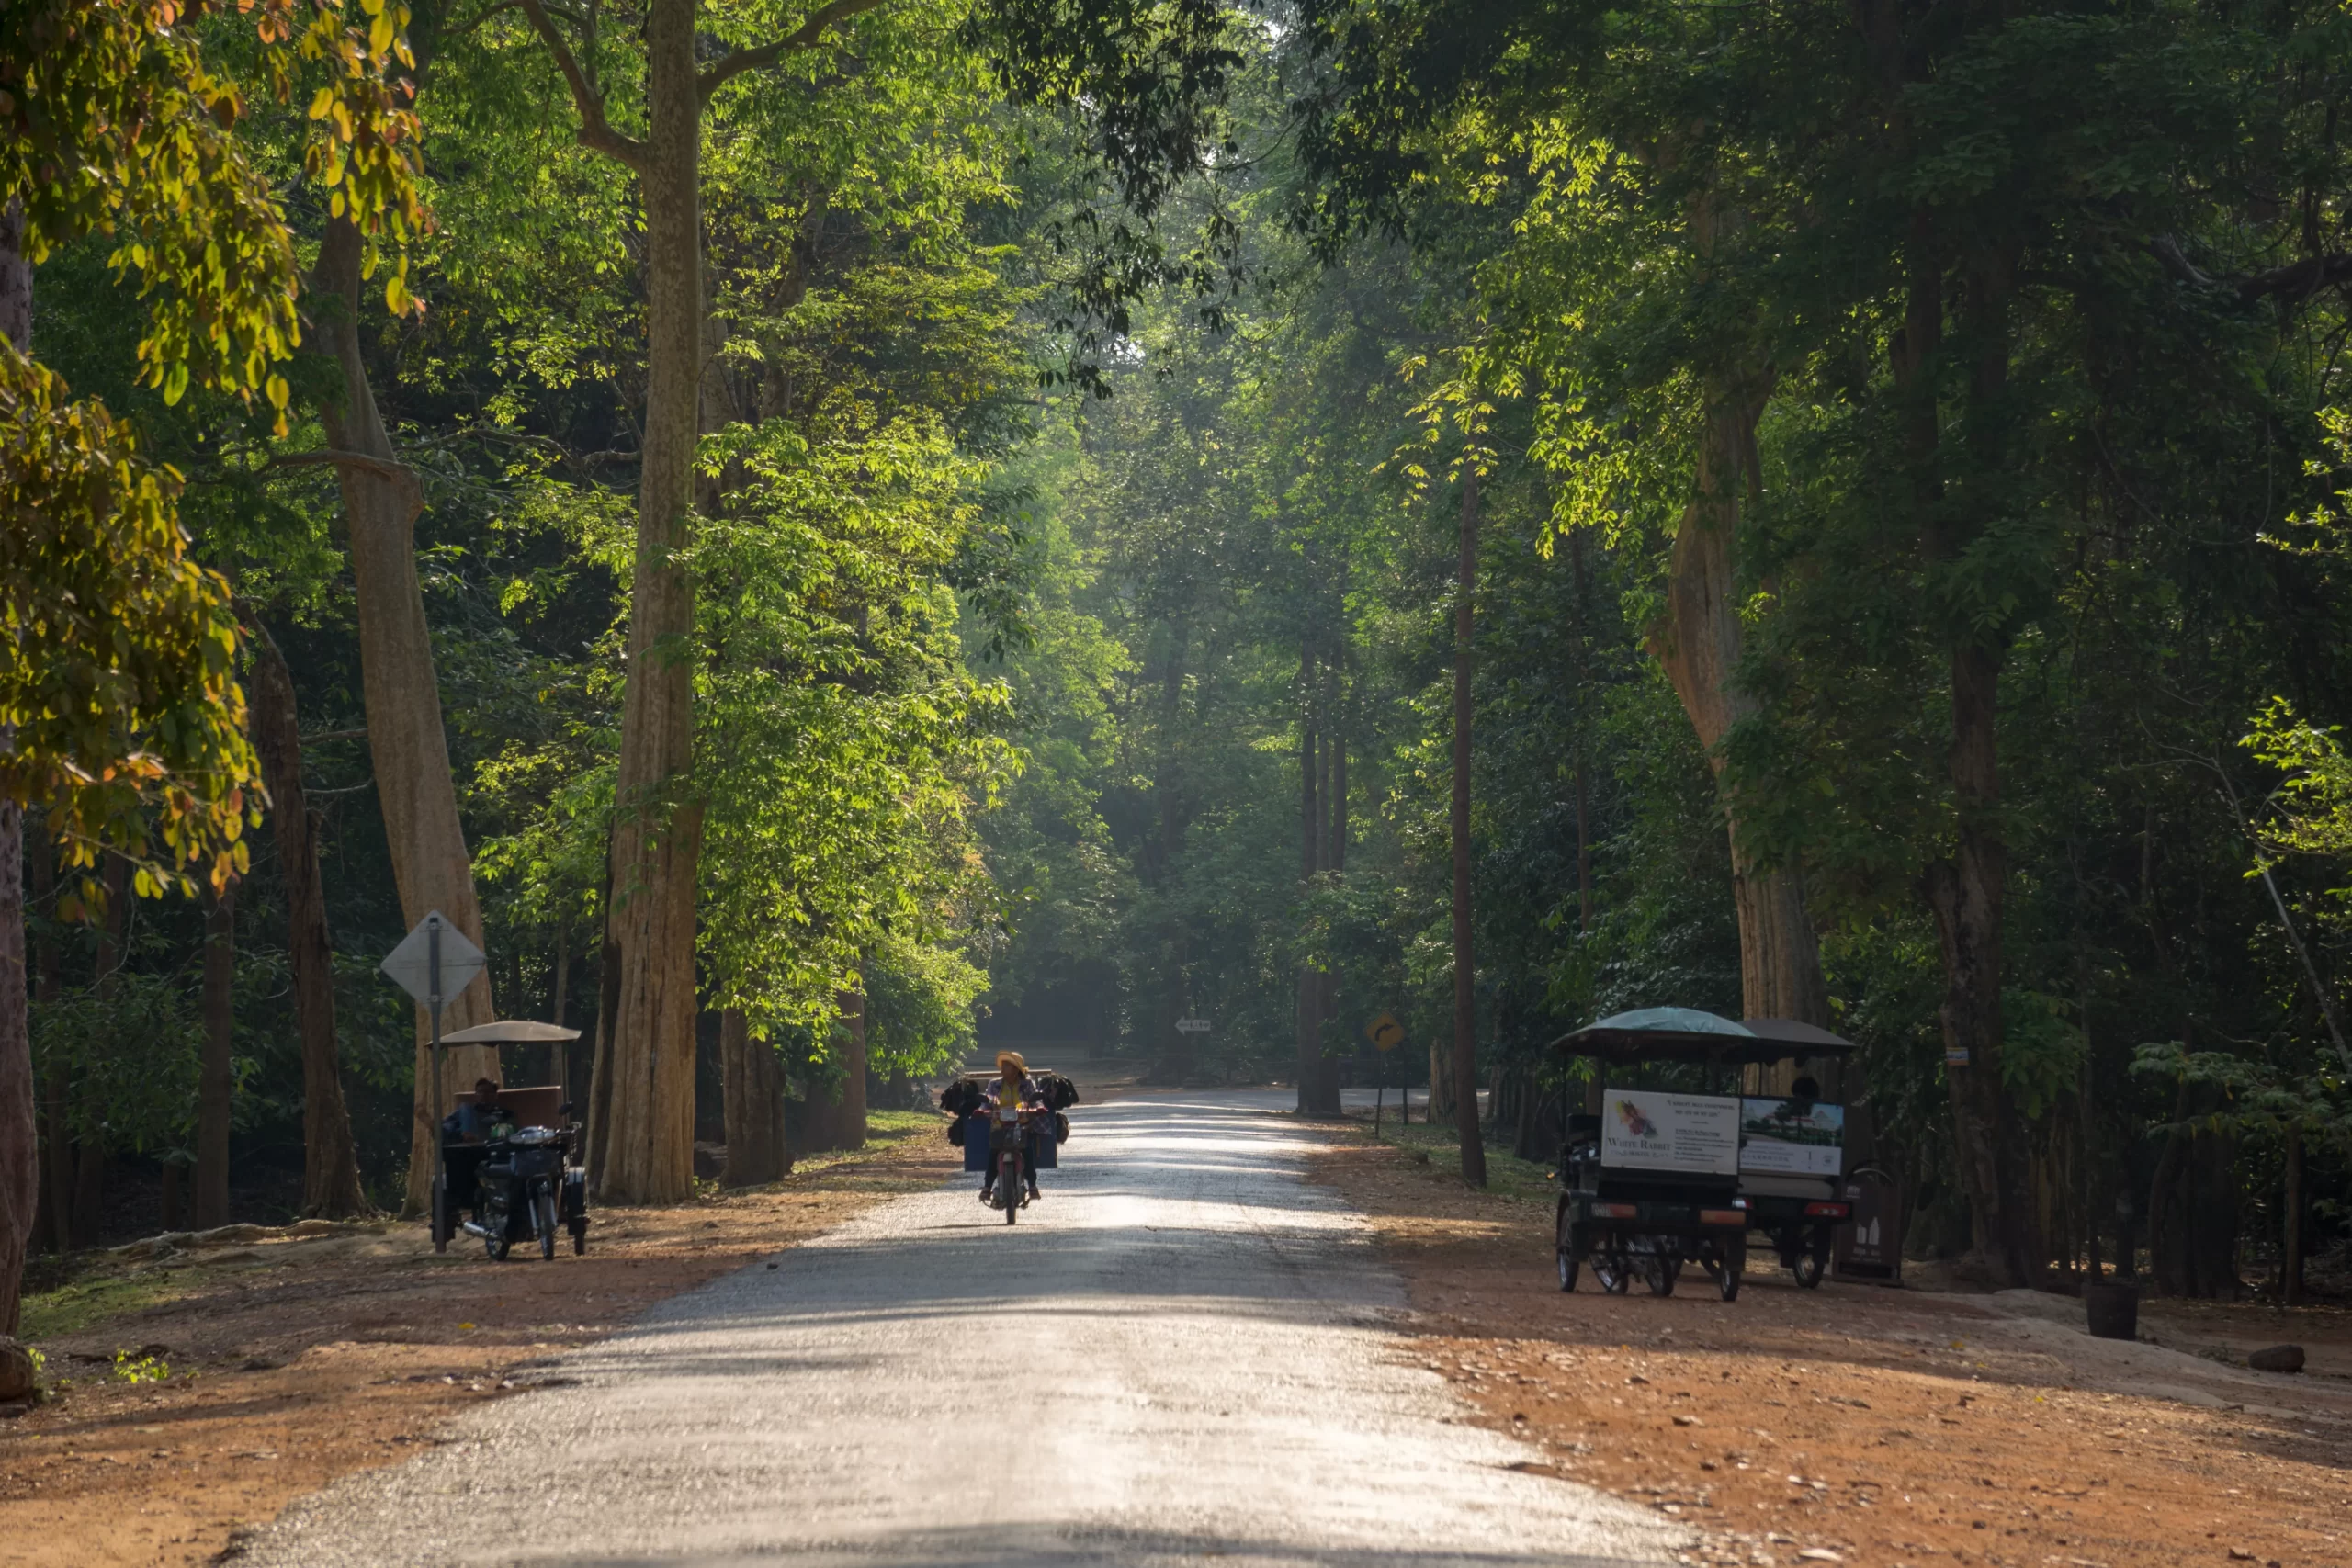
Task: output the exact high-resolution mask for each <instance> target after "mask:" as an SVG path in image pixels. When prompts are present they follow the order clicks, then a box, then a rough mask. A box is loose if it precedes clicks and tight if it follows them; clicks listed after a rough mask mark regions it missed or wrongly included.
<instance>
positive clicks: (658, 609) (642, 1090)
mask: <svg viewBox="0 0 2352 1568" xmlns="http://www.w3.org/2000/svg"><path fill="white" fill-rule="evenodd" d="M645 51H646V72H647V78H646V80H647V92H646V109H647V117H648V125H647V130H648V135H647V139H646V143H645V147H644V152H643V154H642V159H641V162H642V164H643V167H642V170H641V175H642V180H643V189H644V205H645V269H646V282H647V294H648V298H647V310H646V393H645V423H644V430H645V446H644V460H643V465H642V467H641V468H640V470H639V489H638V513H637V561H636V575H635V580H634V583H633V587H632V591H631V595H630V599H629V637H628V694H627V696H626V697H625V699H624V701H623V704H622V709H621V747H620V776H619V782H618V786H617V791H618V794H617V800H618V807H619V818H618V821H617V822H616V826H615V829H614V832H613V890H612V898H611V901H610V904H609V907H608V908H609V911H610V912H609V915H608V917H607V923H608V927H609V932H610V935H609V942H610V951H611V953H612V956H613V957H614V958H615V959H616V963H617V964H618V982H619V983H618V985H617V986H616V987H615V993H616V994H615V996H614V998H613V1001H614V1009H613V1012H612V1015H611V1021H610V1024H609V1026H608V1027H609V1028H610V1030H611V1044H610V1047H609V1050H608V1051H607V1053H606V1054H607V1055H609V1057H610V1067H611V1072H612V1082H611V1086H610V1090H609V1094H607V1092H606V1090H605V1089H604V1088H603V1087H602V1086H600V1087H599V1089H598V1090H597V1094H598V1099H599V1101H600V1107H601V1109H602V1110H603V1111H604V1113H605V1127H604V1129H603V1131H602V1132H601V1133H600V1134H599V1142H600V1144H601V1145H602V1150H603V1156H604V1159H603V1168H602V1169H601V1171H600V1172H599V1173H598V1178H597V1180H598V1190H599V1193H600V1195H601V1196H602V1197H603V1198H604V1199H605V1201H608V1202H635V1203H669V1202H676V1201H680V1200H682V1199H684V1198H685V1197H686V1196H688V1195H689V1194H690V1193H691V1192H692V1191H693V1190H694V1118H695V869H696V862H697V860H698V858H699V855H700V852H701V847H702V812H701V808H700V807H699V806H697V805H696V804H695V801H694V800H693V799H692V798H691V796H690V795H689V794H688V773H689V770H690V769H691V767H692V765H693V761H694V677H693V670H692V668H691V667H690V665H689V664H688V663H687V661H686V660H685V657H684V652H683V644H684V639H686V638H687V637H689V636H690V635H691V634H692V632H693V630H694V585H693V582H692V581H690V580H689V578H688V577H687V575H686V573H685V572H684V570H682V569H681V568H679V567H678V566H677V565H675V564H674V563H673V559H672V555H673V552H674V551H676V550H678V549H680V548H682V547H684V545H685V544H686V543H687V540H688V536H689V533H690V528H689V523H690V517H691V513H692V509H693V502H694V471H693V460H694V451H695V439H696V434H697V432H698V430H699V399H698V397H697V389H698V387H699V385H700V381H701V372H702V365H701V358H702V337H703V314H704V310H703V289H702V172H701V135H702V101H701V95H700V91H699V89H698V87H697V85H696V83H695V7H694V5H693V4H692V0H656V3H655V4H653V5H652V6H650V7H649V8H648V10H647V13H646V24H645ZM600 1048H601V1047H600ZM856 1089H857V1092H858V1093H859V1095H860V1098H861V1100H862V1098H863V1093H864V1089H865V1085H864V1083H863V1081H862V1079H861V1081H860V1082H859V1084H858V1085H857V1086H856ZM859 1119H860V1121H861V1122H862V1121H863V1116H862V1115H861V1117H860V1118H859Z"/></svg>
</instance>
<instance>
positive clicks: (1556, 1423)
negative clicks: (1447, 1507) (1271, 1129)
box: [1317, 1128, 2352, 1568]
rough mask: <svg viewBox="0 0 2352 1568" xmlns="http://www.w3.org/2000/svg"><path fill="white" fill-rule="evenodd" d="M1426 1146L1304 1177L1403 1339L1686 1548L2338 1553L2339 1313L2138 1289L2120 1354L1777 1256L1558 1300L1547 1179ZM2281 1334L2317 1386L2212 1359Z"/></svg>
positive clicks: (2064, 1319)
mask: <svg viewBox="0 0 2352 1568" xmlns="http://www.w3.org/2000/svg"><path fill="white" fill-rule="evenodd" d="M1413 1133H1414V1134H1419V1129H1418V1128H1415V1129H1413ZM1392 1134H1393V1130H1392ZM1419 1153H1420V1154H1421V1155H1422V1156H1426V1157H1427V1160H1428V1163H1426V1164H1424V1163H1419V1162H1418V1161H1417V1160H1416V1159H1415V1157H1414V1156H1413V1153H1412V1151H1409V1150H1405V1149H1399V1148H1397V1146H1395V1145H1385V1144H1384V1145H1375V1144H1374V1143H1373V1142H1372V1141H1371V1139H1370V1138H1369V1137H1368V1136H1366V1135H1364V1134H1363V1133H1362V1132H1361V1131H1360V1132H1358V1133H1357V1134H1355V1135H1354V1136H1353V1137H1352V1138H1351V1139H1347V1140H1345V1141H1344V1142H1343V1143H1342V1145H1341V1146H1340V1147H1338V1148H1336V1149H1334V1150H1333V1151H1332V1152H1331V1153H1330V1154H1329V1155H1327V1156H1324V1157H1323V1158H1322V1159H1321V1160H1320V1161H1319V1162H1318V1164H1319V1168H1318V1171H1317V1177H1318V1179H1321V1180H1324V1181H1327V1182H1329V1184H1331V1185H1332V1186H1334V1187H1336V1188H1338V1189H1339V1190H1340V1191H1341V1192H1343V1193H1344V1194H1346V1196H1347V1197H1348V1198H1349V1199H1350V1200H1351V1201H1352V1202H1353V1203H1354V1204H1355V1205H1356V1206H1357V1207H1358V1208H1360V1209H1361V1210H1363V1213H1365V1214H1366V1215H1367V1216H1368V1217H1369V1218H1370V1221H1371V1223H1372V1224H1373V1226H1374V1230H1375V1232H1376V1233H1377V1234H1378V1235H1379V1237H1380V1239H1381V1241H1382V1243H1383V1245H1384V1247H1385V1251H1386V1253H1387V1255H1388V1256H1389V1258H1391V1259H1392V1261H1393V1262H1394V1263H1395V1264H1396V1266H1397V1268H1398V1269H1400V1270H1401V1271H1402V1272H1403V1274H1404V1276H1405V1278H1406V1280H1407V1283H1408V1290H1409V1292H1410V1299H1411V1303H1412V1306H1413V1308H1414V1313H1415V1323H1414V1325H1413V1330H1414V1331H1415V1332H1414V1337H1413V1338H1412V1339H1411V1340H1410V1341H1409V1346H1408V1354H1410V1355H1412V1356H1413V1357H1415V1358H1416V1359H1419V1360H1420V1361H1421V1362H1423V1363H1424V1364H1426V1365H1427V1366H1429V1367H1430V1368H1432V1369H1434V1370H1436V1371H1440V1372H1442V1373H1443V1374H1444V1375H1445V1376H1447V1377H1448V1378H1449V1379H1451V1380H1453V1382H1455V1383H1456V1384H1457V1386H1458V1387H1459V1388H1460V1389H1461V1391H1462V1392H1463V1393H1464V1394H1465V1395H1466V1396H1467V1397H1468V1399H1469V1400H1470V1401H1471V1403H1472V1404H1474V1406H1475V1407H1476V1409H1477V1411H1478V1412H1479V1413H1480V1416H1481V1417H1482V1418H1483V1419H1484V1420H1485V1421H1486V1422H1487V1423H1488V1424H1490V1425H1492V1426H1494V1427H1498V1428H1501V1429H1504V1430H1508V1431H1510V1432H1513V1433H1515V1434H1518V1435H1520V1436H1521V1437H1523V1438H1526V1439H1527V1440H1529V1441H1531V1442H1532V1443H1535V1444H1537V1445H1539V1446H1540V1447H1541V1448H1542V1449H1543V1450H1544V1453H1545V1455H1546V1460H1545V1462H1544V1464H1543V1465H1541V1466H1540V1467H1539V1468H1541V1469H1542V1470H1543V1471H1544V1472H1546V1473H1551V1474H1555V1475H1559V1476H1562V1477H1564V1478H1570V1479H1574V1480H1576V1481H1578V1482H1582V1483H1586V1484H1589V1485H1593V1486H1597V1487H1600V1488H1601V1489H1603V1490H1606V1491H1609V1492H1611V1493H1615V1494H1617V1495H1621V1496H1624V1497H1629V1498H1632V1499H1634V1500H1635V1501H1638V1502H1642V1503H1645V1504H1648V1505H1650V1506H1655V1507H1657V1508H1658V1509H1660V1510H1662V1511H1663V1512H1665V1513H1667V1514H1669V1515H1672V1516H1675V1517H1679V1518H1680V1519H1682V1520H1683V1521H1685V1522H1686V1523H1688V1524H1690V1525H1691V1527H1692V1528H1693V1529H1696V1530H1698V1531H1700V1532H1701V1536H1702V1547H1701V1548H1700V1549H1699V1550H1698V1551H1695V1552H1694V1553H1693V1554H1692V1557H1691V1561H1692V1562H1705V1563H1710V1564H1720V1565H1723V1568H1729V1565H1731V1564H1752V1565H1757V1568H1772V1565H1775V1564H1779V1565H1786V1564H1792V1563H1800V1562H1849V1563H1867V1564H1870V1565H1871V1568H1893V1565H1896V1564H1905V1565H1908V1568H1922V1565H1925V1564H1928V1563H1935V1562H1963V1563H1972V1564H1973V1563H1985V1564H1990V1565H1992V1568H2012V1565H2027V1568H2043V1565H2045V1564H2060V1565H2063V1568H2158V1565H2163V1568H2171V1565H2173V1564H2182V1563H2211V1564H2214V1565H2215V1568H2227V1565H2228V1564H2230V1563H2233V1562H2240V1563H2243V1562H2254V1563H2256V1564H2264V1563H2278V1564H2281V1565H2282V1568H2338V1565H2340V1564H2342V1563H2344V1562H2347V1561H2352V1380H2347V1377H2346V1375H2345V1374H2346V1373H2347V1372H2352V1313H2346V1312H2345V1311H2344V1310H2342V1309H2340V1308H2313V1309H2301V1310H2299V1311H2297V1312H2296V1313H2294V1314H2278V1313H2277V1312H2275V1311H2273V1310H2272V1309H2269V1308H2263V1307H2223V1306H2215V1305H2209V1304H2206V1303H2198V1304H2197V1305H2196V1306H2194V1307H2189V1308H2185V1309H2173V1308H2170V1307H2168V1306H2167V1305H2165V1304H2164V1303H2158V1304H2156V1305H2155V1306H2154V1307H2152V1308H2150V1309H2148V1310H2146V1311H2144V1312H2143V1329H2144V1330H2145V1331H2147V1332H2148V1333H2150V1334H2152V1335H2153V1337H2154V1340H2155V1341H2157V1343H2152V1344H2120V1343H2116V1342H2112V1341H2106V1340H2096V1339H2092V1338H2090V1337H2088V1336H2087V1335H2086V1334H2084V1333H2083V1332H2082V1331H2081V1321H2082V1319H2081V1312H2082V1308H2081V1303H2078V1302H2075V1301H2072V1300H2068V1299H2065V1298H2062V1297H2052V1296H2029V1295H2028V1294H2027V1293H2026V1292H2003V1293H2002V1294H1999V1295H1984V1296H1977V1297H1965V1296H1958V1295H1948V1294H1937V1293H1930V1292H1919V1291H1912V1290H1889V1289H1885V1288H1882V1287H1875V1286H1869V1285H1860V1284H1845V1283H1840V1282H1838V1281H1831V1282H1829V1283H1827V1284H1826V1285H1824V1286H1823V1287H1822V1288H1821V1289H1819V1290H1818V1291H1801V1290H1799V1289H1797V1288H1796V1286H1795V1285H1794V1284H1793V1282H1792V1281H1791V1280H1790V1279H1789V1276H1788V1275H1787V1274H1786V1273H1785V1272H1777V1273H1776V1272H1768V1271H1767V1266H1768V1264H1769V1262H1770V1255H1769V1254H1764V1255H1762V1256H1760V1257H1759V1258H1758V1259H1757V1260H1756V1262H1755V1263H1754V1264H1753V1265H1752V1267H1751V1269H1750V1271H1749V1273H1748V1275H1747V1278H1746V1279H1745V1280H1743V1282H1742V1289H1741V1293H1740V1297H1739V1299H1738V1301H1736V1303H1724V1302H1722V1301H1720V1300H1718V1299H1717V1297H1716V1294H1715V1292H1714V1291H1713V1288H1712V1286H1711V1285H1708V1284H1707V1282H1706V1281H1705V1280H1692V1281H1691V1283H1695V1284H1697V1285H1698V1286H1700V1287H1702V1289H1699V1290H1693V1289H1691V1284H1686V1285H1685V1287H1684V1289H1683V1290H1682V1292H1680V1293H1678V1294H1677V1295H1675V1296H1673V1297H1671V1298H1668V1299H1665V1300H1660V1299H1657V1298H1655V1297H1651V1296H1648V1295H1646V1294H1634V1295H1628V1296H1606V1295H1602V1294H1600V1292H1599V1291H1598V1289H1597V1288H1596V1287H1595V1286H1594V1285H1593V1284H1592V1282H1591V1280H1590V1278H1589V1275H1588V1277H1587V1278H1586V1280H1584V1281H1583V1282H1582V1283H1581V1284H1580V1286H1579V1289H1578V1290H1577V1292H1576V1293H1575V1294H1572V1295H1564V1294H1562V1293H1561V1292H1560V1290H1559V1287H1558V1281H1557V1280H1556V1279H1555V1275H1554V1272H1553V1263H1552V1236H1551V1225H1552V1212H1553V1211H1552V1201H1551V1197H1550V1194H1549V1191H1548V1190H1547V1189H1545V1188H1544V1187H1543V1186H1542V1184H1541V1178H1542V1175H1543V1173H1542V1172H1540V1171H1536V1170H1533V1169H1532V1168H1529V1169H1518V1168H1516V1167H1517V1162H1502V1163H1503V1164H1504V1165H1506V1166H1508V1167H1510V1168H1508V1169H1505V1170H1503V1171H1502V1172H1501V1173H1500V1175H1501V1179H1499V1180H1498V1182H1497V1187H1498V1190H1496V1191H1491V1192H1476V1191H1473V1190H1470V1189H1468V1188H1467V1187H1465V1186H1464V1183H1463V1182H1462V1180H1461V1179H1460V1177H1459V1176H1458V1175H1457V1174H1455V1173H1454V1171H1453V1168H1451V1164H1450V1161H1451V1157H1452V1151H1451V1150H1450V1149H1446V1150H1438V1149H1431V1148H1428V1147H1424V1148H1422V1149H1421V1150H1419ZM1635 1289H1636V1291H1639V1289H1640V1287H1638V1286H1636V1287H1635ZM2282 1341H2292V1342H2296V1343H2301V1344H2302V1345H2304V1346H2305V1347H2306V1348H2309V1349H2311V1350H2312V1352H2313V1355H2312V1366H2313V1368H2314V1369H2316V1371H2317V1375H2305V1376H2301V1377H2282V1376H2276V1375H2267V1374H2262V1373H2256V1372H2252V1371H2246V1370H2245V1368H2244V1367H2243V1365H2242V1364H2241V1365H2238V1366H2230V1365H2225V1364H2223V1363H2222V1361H2221V1360H2220V1359H2216V1358H2218V1357H2220V1356H2222V1355H2223V1354H2227V1353H2229V1348H2232V1347H2236V1346H2241V1345H2244V1344H2247V1343H2253V1344H2276V1343H2279V1342H2282ZM2176 1345H2178V1346H2181V1347H2184V1348H2173V1347H2174V1346H2176ZM2197 1350H2203V1351H2204V1352H2206V1353H2204V1354H2197V1353H2193V1352H2194V1351H2197Z"/></svg>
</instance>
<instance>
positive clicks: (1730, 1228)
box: [1560, 1192, 1747, 1240]
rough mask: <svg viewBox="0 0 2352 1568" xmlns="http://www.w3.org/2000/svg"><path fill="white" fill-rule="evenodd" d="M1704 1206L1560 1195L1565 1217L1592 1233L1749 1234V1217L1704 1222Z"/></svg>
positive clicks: (1592, 1194)
mask: <svg viewBox="0 0 2352 1568" xmlns="http://www.w3.org/2000/svg"><path fill="white" fill-rule="evenodd" d="M1704 1206H1705V1207H1713V1205H1704ZM1596 1207H1598V1208H1600V1209H1602V1210H1604V1211H1607V1210H1619V1209H1625V1208H1631V1209H1632V1210H1633V1211H1634V1213H1631V1214H1623V1213H1595V1212H1594V1210H1595V1209H1596ZM1726 1207H1728V1206H1727V1205H1726ZM1701 1208H1702V1205H1701V1204H1699V1203H1695V1202H1676V1201H1661V1200H1658V1199H1654V1198H1653V1199H1637V1200H1631V1201H1628V1200H1623V1199H1613V1198H1610V1197H1607V1196H1605V1195H1603V1194H1601V1193H1598V1192H1564V1193H1562V1194H1561V1195H1560V1215H1561V1217H1562V1218H1564V1219H1566V1221H1567V1222H1568V1223H1569V1224H1574V1225H1577V1226H1580V1227H1582V1228H1583V1229H1584V1230H1585V1231H1586V1232H1587V1233H1588V1234H1593V1233H1599V1232H1602V1231H1611V1232H1623V1233H1624V1234H1626V1235H1673V1236H1687V1237H1690V1238H1691V1239H1692V1240H1701V1239H1705V1238H1709V1237H1713V1238H1717V1239H1721V1238H1723V1237H1725V1236H1734V1235H1742V1234H1744V1233H1745V1232H1746V1231H1747V1219H1746V1218H1745V1216H1743V1217H1742V1218H1741V1219H1739V1220H1737V1221H1724V1220H1702V1219H1701V1218H1700V1217H1699V1215H1700V1210H1701Z"/></svg>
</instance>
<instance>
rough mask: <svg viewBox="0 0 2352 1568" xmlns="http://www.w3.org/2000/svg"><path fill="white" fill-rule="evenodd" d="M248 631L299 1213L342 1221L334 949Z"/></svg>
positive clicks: (270, 657)
mask: <svg viewBox="0 0 2352 1568" xmlns="http://www.w3.org/2000/svg"><path fill="white" fill-rule="evenodd" d="M256 630H257V632H258V634H259V635H258V636H256V637H254V641H253V645H252V646H253V649H254V672H253V682H252V690H251V692H250V693H249V694H248V702H249V711H250V712H251V714H252V716H253V731H254V750H256V751H258V752H259V753H260V754H261V765H262V775H263V778H264V780H265V781H266V783H267V784H268V785H269V802H270V823H271V826H272V828H273V829H275V833H276V837H277V860H278V865H279V868H280V873H281V874H282V875H283V877H284V879H285V883H286V924H287V932H286V946H287V956H288V963H289V964H290V966H291V967H292V969H293V972H294V1016H295V1024H296V1028H297V1029H298V1031H299V1032H300V1035H301V1041H302V1213H303V1214H304V1215H305V1216H307V1217H309V1218H311V1219H322V1220H340V1219H347V1218H349V1217H351V1216H352V1215H355V1214H365V1213H368V1212H369V1209H370V1205H369V1203H368V1192H367V1189H366V1188H365V1187H364V1186H362V1185H361V1183H360V1179H359V1156H358V1151H357V1149H356V1146H355V1145H354V1143H353V1140H352V1136H351V1113H350V1111H349V1110H348V1108H347V1107H346V1106H345V1103H344V1098H343V1075H342V1070H341V1062H340V1059H339V1053H338V1051H337V1049H336V1044H335V1034H334V942H333V941H332V939H331V937H330V935H329V932H328V931H327V908H326V899H325V897H324V896H323V894H322V891H321V889H320V884H319V851H318V840H317V839H316V837H315V834H314V829H313V827H312V824H311V810H310V804H309V801H308V798H307V796H306V795H305V794H304V791H303V788H302V738H301V730H300V721H299V713H300V710H299V708H298V706H297V705H296V702H295V698H294V676H293V673H292V671H289V670H288V669H287V667H286V659H285V656H284V655H283V654H281V653H280V652H279V651H278V648H277V643H276V642H275V641H273V640H272V639H271V638H270V636H269V632H268V630H267V628H266V627H257V628H256Z"/></svg>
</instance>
